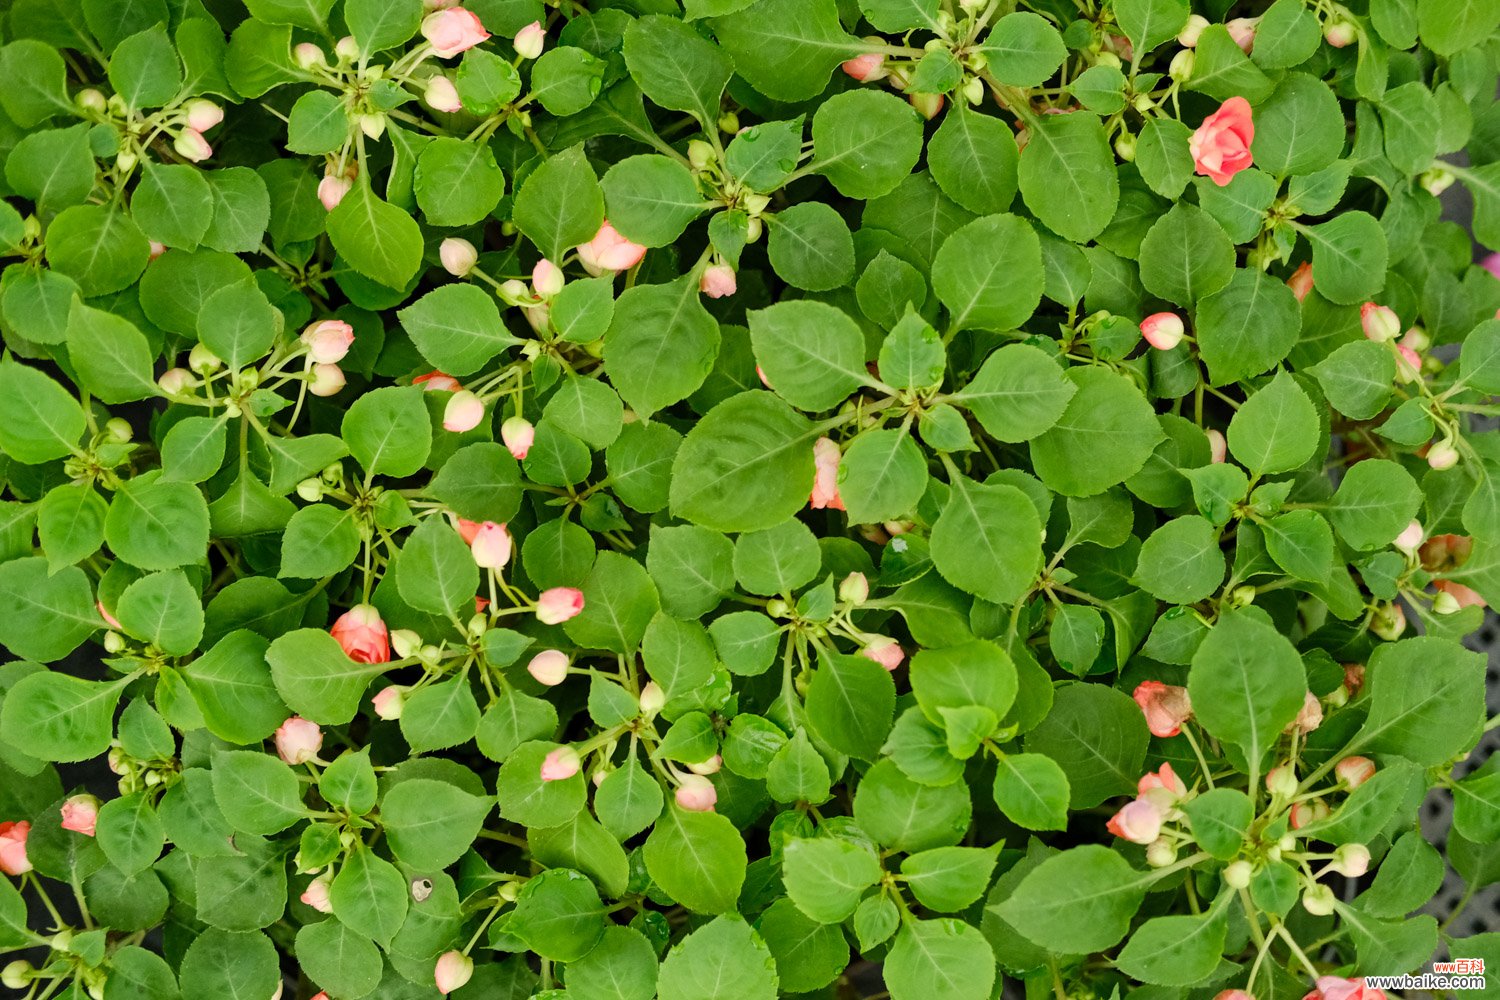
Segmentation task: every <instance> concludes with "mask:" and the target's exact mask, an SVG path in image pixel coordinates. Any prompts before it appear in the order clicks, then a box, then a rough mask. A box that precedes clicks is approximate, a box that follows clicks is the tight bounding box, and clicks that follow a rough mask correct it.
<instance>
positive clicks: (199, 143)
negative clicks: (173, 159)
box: [172, 128, 214, 163]
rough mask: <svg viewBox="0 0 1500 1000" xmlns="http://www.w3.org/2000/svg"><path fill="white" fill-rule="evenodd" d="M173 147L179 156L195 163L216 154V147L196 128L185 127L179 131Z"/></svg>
mask: <svg viewBox="0 0 1500 1000" xmlns="http://www.w3.org/2000/svg"><path fill="white" fill-rule="evenodd" d="M172 148H173V149H175V150H176V151H177V155H178V156H180V157H182V158H183V159H184V160H192V161H193V162H194V163H201V162H203V161H204V160H206V159H208V158H209V157H210V156H213V155H214V148H213V147H212V146H210V145H209V144H208V140H207V139H205V138H203V133H201V132H199V131H198V130H197V129H194V128H185V129H183V130H182V131H181V132H179V133H178V134H177V138H176V139H175V140H173V142H172Z"/></svg>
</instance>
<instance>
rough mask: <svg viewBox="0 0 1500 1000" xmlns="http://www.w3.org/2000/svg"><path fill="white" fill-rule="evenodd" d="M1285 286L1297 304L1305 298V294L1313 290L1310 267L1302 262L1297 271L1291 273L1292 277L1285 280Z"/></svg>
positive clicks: (1305, 262)
mask: <svg viewBox="0 0 1500 1000" xmlns="http://www.w3.org/2000/svg"><path fill="white" fill-rule="evenodd" d="M1286 285H1287V287H1288V288H1290V289H1291V290H1292V294H1293V295H1295V296H1297V301H1298V302H1301V301H1302V300H1303V299H1305V298H1307V293H1308V292H1310V291H1312V290H1313V270H1312V265H1311V264H1310V263H1308V262H1307V261H1303V262H1302V263H1301V264H1299V265H1297V270H1295V271H1293V272H1292V276H1291V277H1290V278H1288V279H1286Z"/></svg>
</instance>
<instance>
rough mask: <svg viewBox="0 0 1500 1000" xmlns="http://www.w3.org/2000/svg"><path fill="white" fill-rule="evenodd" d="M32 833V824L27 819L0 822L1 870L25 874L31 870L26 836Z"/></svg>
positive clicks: (8, 872) (13, 873)
mask: <svg viewBox="0 0 1500 1000" xmlns="http://www.w3.org/2000/svg"><path fill="white" fill-rule="evenodd" d="M30 833H31V824H30V823H28V822H26V821H25V820H20V821H19V822H15V823H0V872H4V873H5V874H7V875H24V874H25V873H26V872H29V871H31V861H30V859H28V858H27V857H26V837H27V836H28V835H29V834H30Z"/></svg>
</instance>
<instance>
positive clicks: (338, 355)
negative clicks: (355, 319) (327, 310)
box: [301, 319, 354, 365]
mask: <svg viewBox="0 0 1500 1000" xmlns="http://www.w3.org/2000/svg"><path fill="white" fill-rule="evenodd" d="M301 340H302V343H304V344H305V345H307V356H308V357H309V358H311V359H312V360H313V362H314V363H315V364H320V365H332V364H337V363H338V362H340V361H342V360H344V356H345V355H346V354H348V353H349V348H350V346H351V345H352V344H353V343H354V327H352V326H350V325H349V324H348V323H345V322H344V321H343V320H341V319H325V320H323V321H322V322H320V323H314V324H312V325H311V326H309V327H308V328H307V329H306V330H303V331H302V337H301Z"/></svg>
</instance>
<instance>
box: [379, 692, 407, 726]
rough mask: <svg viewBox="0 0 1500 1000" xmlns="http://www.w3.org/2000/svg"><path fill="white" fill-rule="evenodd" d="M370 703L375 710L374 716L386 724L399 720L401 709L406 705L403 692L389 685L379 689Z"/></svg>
mask: <svg viewBox="0 0 1500 1000" xmlns="http://www.w3.org/2000/svg"><path fill="white" fill-rule="evenodd" d="M370 703H371V705H372V706H374V708H375V714H376V715H377V716H379V717H380V718H382V719H385V720H386V721H387V722H390V721H393V720H395V719H399V718H401V709H402V708H404V707H405V705H406V697H405V692H404V691H403V690H402V689H401V688H400V687H397V686H396V685H395V684H391V685H389V686H387V687H384V688H381V689H380V691H379V692H378V693H377V694H376V695H375V697H374V698H372V699H370Z"/></svg>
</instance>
